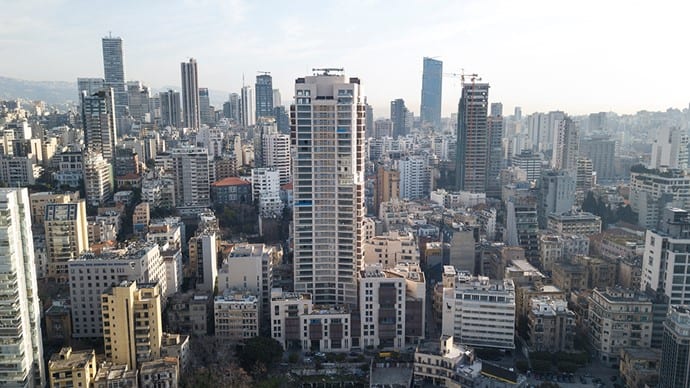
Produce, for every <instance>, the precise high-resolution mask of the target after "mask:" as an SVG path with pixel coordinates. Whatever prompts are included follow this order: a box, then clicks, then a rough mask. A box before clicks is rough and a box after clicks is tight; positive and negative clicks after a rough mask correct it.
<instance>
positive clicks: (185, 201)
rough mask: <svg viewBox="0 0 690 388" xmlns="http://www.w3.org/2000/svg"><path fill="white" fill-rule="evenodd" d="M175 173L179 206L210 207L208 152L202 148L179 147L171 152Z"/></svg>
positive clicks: (176, 197)
mask: <svg viewBox="0 0 690 388" xmlns="http://www.w3.org/2000/svg"><path fill="white" fill-rule="evenodd" d="M170 154H171V155H172V158H173V170H174V172H175V174H174V177H175V203H176V205H177V206H189V205H208V203H209V201H210V195H211V182H210V179H209V178H210V175H209V173H210V165H209V161H208V150H207V149H206V148H201V147H179V148H173V149H172V150H171V151H170Z"/></svg>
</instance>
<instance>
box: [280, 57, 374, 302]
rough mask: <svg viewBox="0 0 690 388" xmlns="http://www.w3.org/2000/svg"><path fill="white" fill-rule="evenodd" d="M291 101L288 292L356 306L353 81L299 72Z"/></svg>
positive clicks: (358, 116)
mask: <svg viewBox="0 0 690 388" xmlns="http://www.w3.org/2000/svg"><path fill="white" fill-rule="evenodd" d="M294 101H295V104H294V105H293V106H292V107H291V117H293V119H292V145H293V147H294V148H293V149H294V150H295V152H293V156H294V158H293V179H294V182H293V183H294V186H293V190H294V193H295V194H294V195H295V197H294V222H293V225H294V244H295V255H294V276H295V291H296V292H299V293H311V294H312V295H313V300H314V302H315V303H316V304H331V305H340V304H349V305H356V304H357V271H358V270H359V267H360V265H361V261H362V244H363V233H364V232H363V227H362V222H363V219H364V141H365V139H364V127H365V124H364V119H365V117H364V116H365V108H364V103H363V102H364V101H363V99H362V97H361V94H360V81H359V79H358V78H349V79H348V78H346V77H345V75H342V74H339V73H337V74H334V73H333V71H332V70H328V69H327V70H324V71H323V72H322V73H320V74H317V75H314V76H307V77H303V78H298V79H297V80H296V81H295V100H294ZM298 114H299V115H300V116H299V117H300V119H299V120H298V119H297V115H298ZM317 118H318V119H317ZM336 123H337V124H336Z"/></svg>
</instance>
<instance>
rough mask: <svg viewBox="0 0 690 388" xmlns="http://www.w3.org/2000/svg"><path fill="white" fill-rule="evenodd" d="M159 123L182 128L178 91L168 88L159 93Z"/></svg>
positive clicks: (164, 125)
mask: <svg viewBox="0 0 690 388" xmlns="http://www.w3.org/2000/svg"><path fill="white" fill-rule="evenodd" d="M160 99H161V125H162V126H163V127H167V126H171V127H175V128H182V107H181V106H180V92H177V91H174V90H168V91H167V92H161V93H160Z"/></svg>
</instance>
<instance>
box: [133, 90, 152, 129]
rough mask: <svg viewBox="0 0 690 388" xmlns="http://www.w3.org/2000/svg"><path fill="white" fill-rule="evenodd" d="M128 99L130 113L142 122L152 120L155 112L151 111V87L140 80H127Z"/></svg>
mask: <svg viewBox="0 0 690 388" xmlns="http://www.w3.org/2000/svg"><path fill="white" fill-rule="evenodd" d="M127 99H128V101H129V115H130V116H132V118H133V119H134V120H135V121H137V122H140V123H145V122H150V119H151V118H152V117H151V116H153V112H151V111H150V108H151V107H150V105H149V100H150V99H151V93H150V92H149V87H148V86H146V85H144V84H142V83H141V82H140V81H129V82H127Z"/></svg>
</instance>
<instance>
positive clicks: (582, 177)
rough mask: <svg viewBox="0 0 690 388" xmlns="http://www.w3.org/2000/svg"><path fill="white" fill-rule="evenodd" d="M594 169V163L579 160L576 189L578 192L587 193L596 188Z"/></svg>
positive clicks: (582, 159)
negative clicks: (593, 187)
mask: <svg viewBox="0 0 690 388" xmlns="http://www.w3.org/2000/svg"><path fill="white" fill-rule="evenodd" d="M593 173H594V167H593V166H592V161H591V160H590V159H587V158H578V159H577V174H576V179H575V188H576V189H577V191H581V192H587V191H589V190H591V189H592V186H594V182H595V180H594V175H592V174H593Z"/></svg>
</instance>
